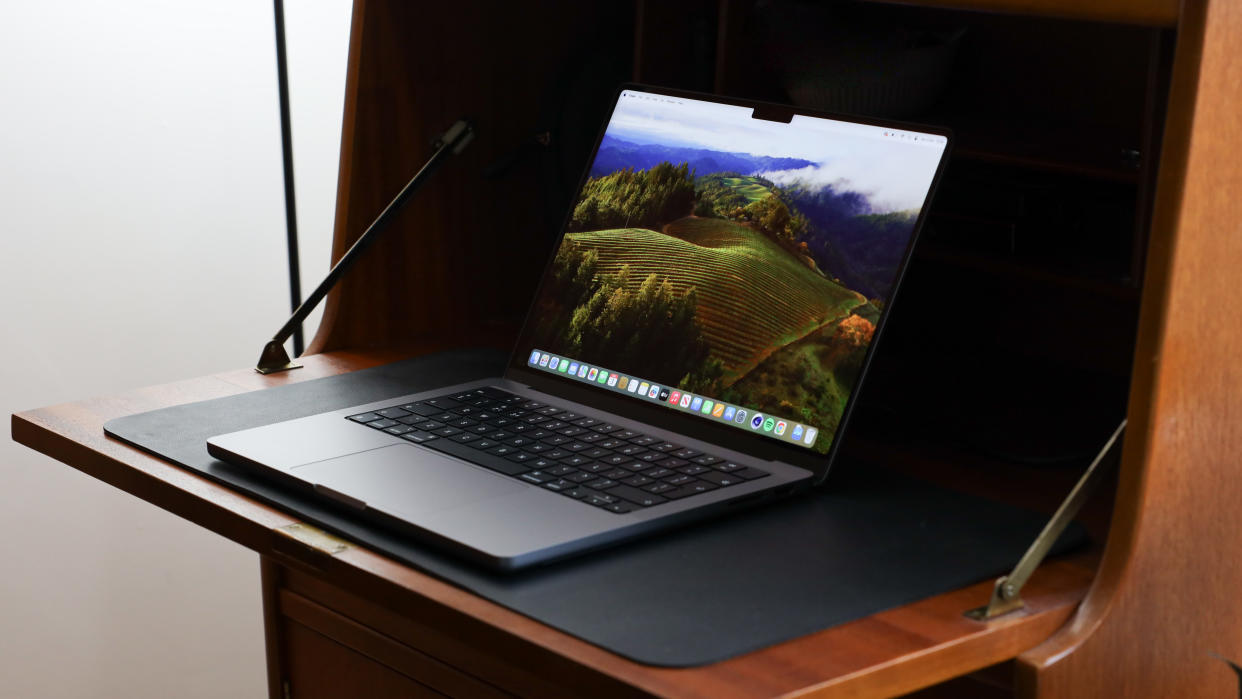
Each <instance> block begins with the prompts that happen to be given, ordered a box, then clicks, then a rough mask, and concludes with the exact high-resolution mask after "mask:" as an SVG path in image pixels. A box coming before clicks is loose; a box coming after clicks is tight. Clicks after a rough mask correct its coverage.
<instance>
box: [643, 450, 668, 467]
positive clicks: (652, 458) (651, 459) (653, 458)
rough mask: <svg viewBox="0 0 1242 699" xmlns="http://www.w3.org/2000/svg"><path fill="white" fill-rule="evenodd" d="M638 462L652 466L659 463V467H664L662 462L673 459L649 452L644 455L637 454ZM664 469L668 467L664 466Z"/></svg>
mask: <svg viewBox="0 0 1242 699" xmlns="http://www.w3.org/2000/svg"><path fill="white" fill-rule="evenodd" d="M638 460H639V461H642V462H645V463H649V464H654V463H656V462H657V461H658V462H661V463H660V465H661V466H665V465H664V463H663V462H665V461H670V460H674V459H673V457H671V456H668V455H667V454H661V453H660V452H658V451H649V452H647V453H646V454H639V455H638ZM665 468H668V467H667V466H665Z"/></svg>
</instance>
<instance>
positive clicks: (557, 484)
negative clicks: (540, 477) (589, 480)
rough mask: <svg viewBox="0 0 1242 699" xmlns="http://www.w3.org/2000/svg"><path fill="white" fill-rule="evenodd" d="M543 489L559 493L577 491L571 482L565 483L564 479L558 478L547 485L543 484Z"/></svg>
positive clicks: (574, 484)
mask: <svg viewBox="0 0 1242 699" xmlns="http://www.w3.org/2000/svg"><path fill="white" fill-rule="evenodd" d="M543 487H545V488H547V489H548V490H552V491H555V492H558V493H559V492H561V491H565V490H577V488H578V484H577V483H574V482H573V481H567V480H565V479H564V478H558V479H556V480H554V481H548V482H547V483H544V484H543Z"/></svg>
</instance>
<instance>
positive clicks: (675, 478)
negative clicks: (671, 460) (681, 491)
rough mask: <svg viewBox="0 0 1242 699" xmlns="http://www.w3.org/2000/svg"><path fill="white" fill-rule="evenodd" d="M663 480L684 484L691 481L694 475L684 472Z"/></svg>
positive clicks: (670, 483)
mask: <svg viewBox="0 0 1242 699" xmlns="http://www.w3.org/2000/svg"><path fill="white" fill-rule="evenodd" d="M664 482H665V483H668V484H669V485H685V484H687V483H693V482H694V476H687V475H686V474H684V473H679V474H677V475H676V476H673V477H672V478H665V479H664Z"/></svg>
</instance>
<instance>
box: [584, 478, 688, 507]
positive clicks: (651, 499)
mask: <svg viewBox="0 0 1242 699" xmlns="http://www.w3.org/2000/svg"><path fill="white" fill-rule="evenodd" d="M587 485H590V484H589V483H588V484H587ZM608 494H609V495H615V496H616V497H619V498H621V499H622V500H629V501H630V502H632V503H634V504H635V505H641V506H643V507H651V506H652V505H659V504H660V503H662V502H668V500H666V499H665V498H663V497H661V496H659V495H656V494H655V493H648V492H647V491H645V490H639V489H638V488H635V487H633V486H628V485H618V486H616V487H615V488H609V489H608Z"/></svg>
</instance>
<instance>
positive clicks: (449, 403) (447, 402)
mask: <svg viewBox="0 0 1242 699" xmlns="http://www.w3.org/2000/svg"><path fill="white" fill-rule="evenodd" d="M423 404H424V405H431V406H434V407H437V408H439V409H440V410H448V409H449V408H456V407H459V406H460V405H461V403H460V402H458V401H455V400H453V399H452V398H449V397H447V396H445V397H443V398H428V399H427V400H425V401H423Z"/></svg>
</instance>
